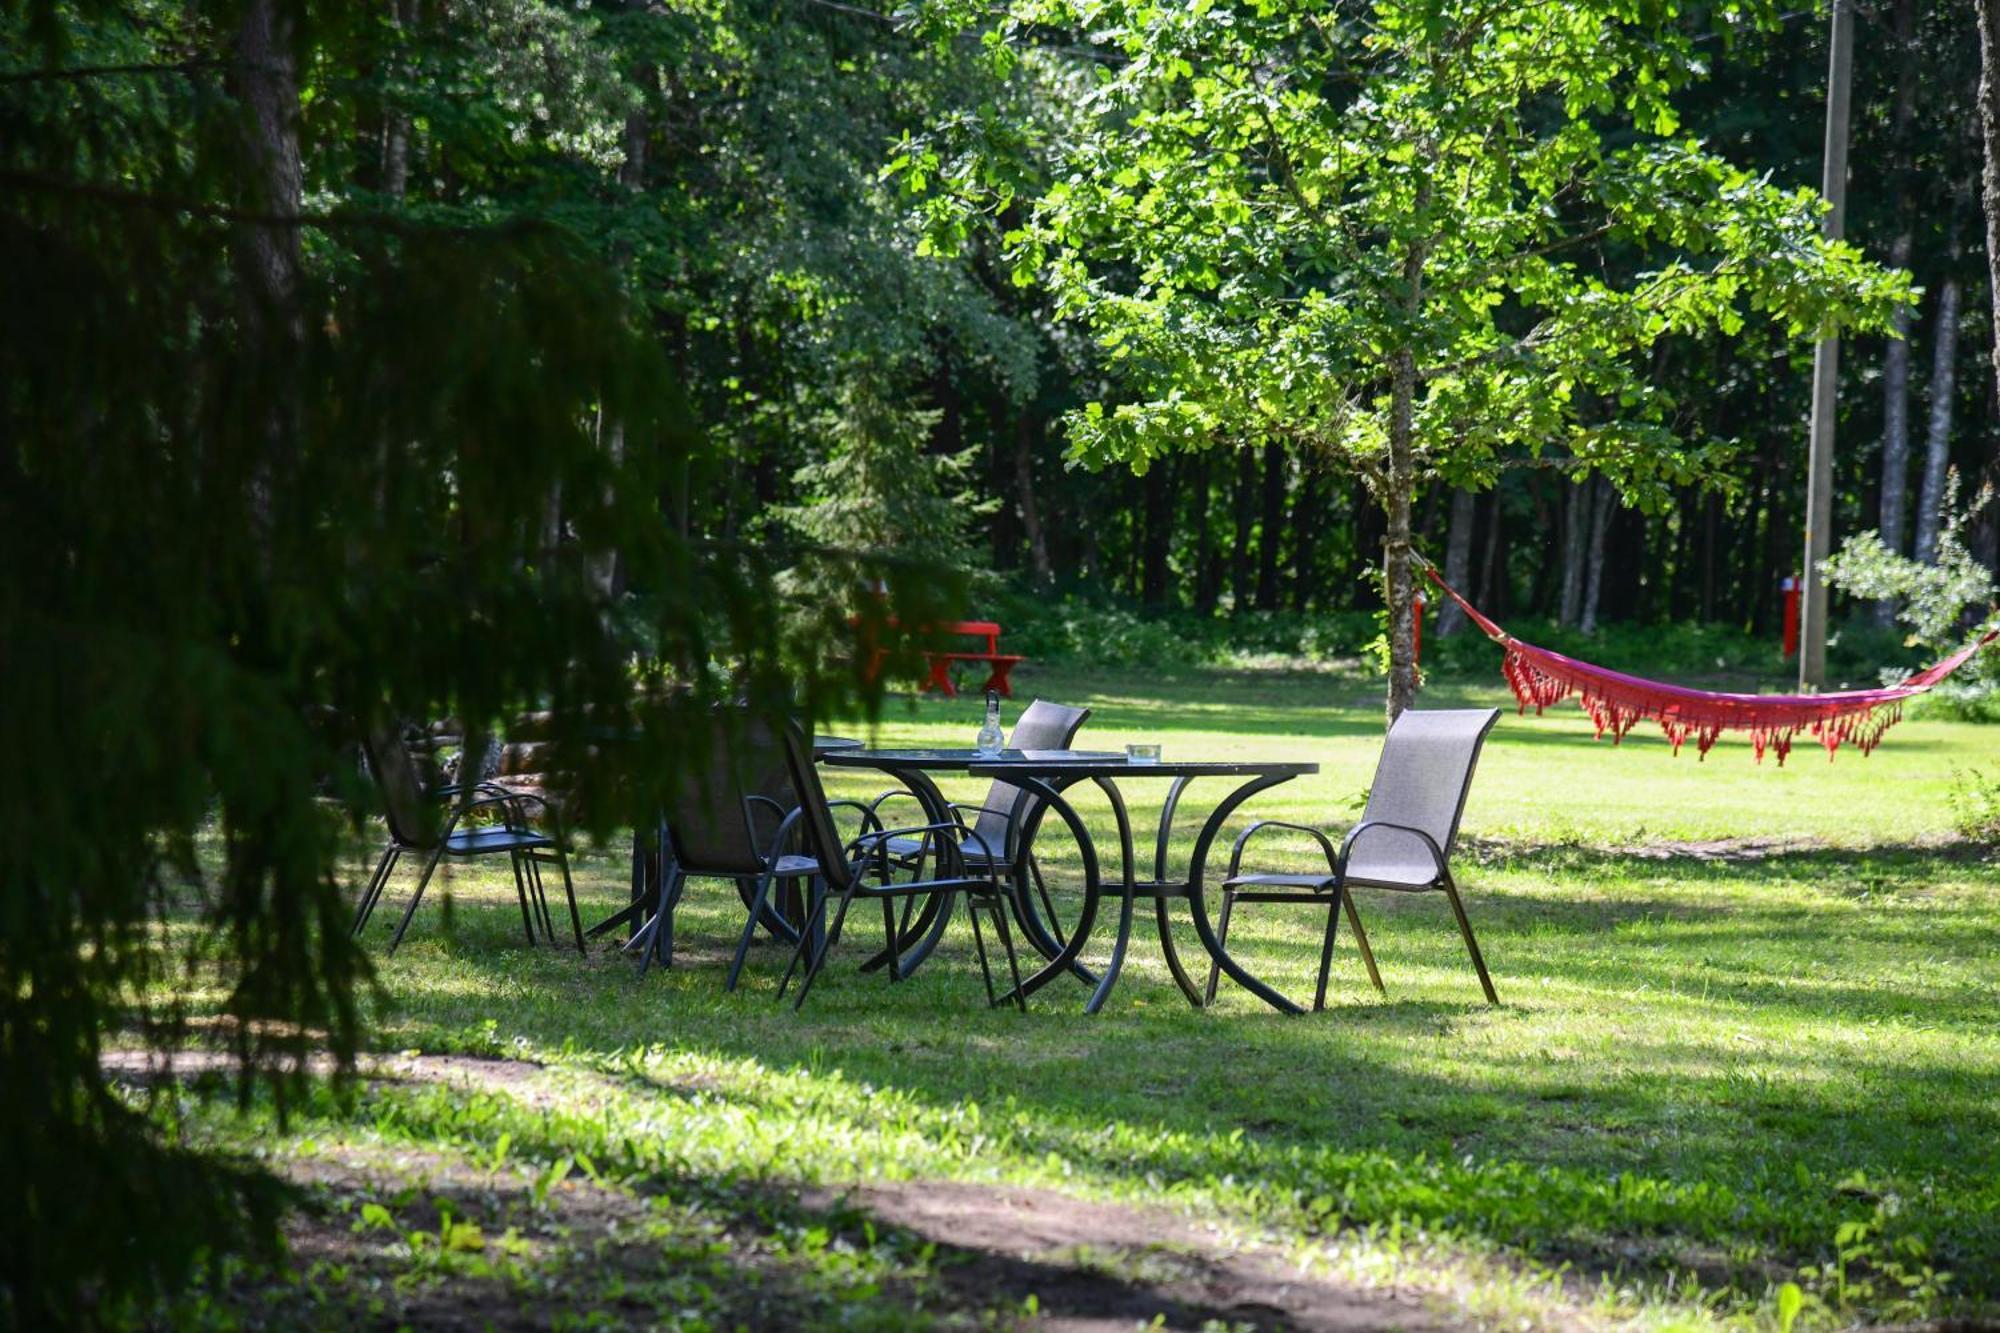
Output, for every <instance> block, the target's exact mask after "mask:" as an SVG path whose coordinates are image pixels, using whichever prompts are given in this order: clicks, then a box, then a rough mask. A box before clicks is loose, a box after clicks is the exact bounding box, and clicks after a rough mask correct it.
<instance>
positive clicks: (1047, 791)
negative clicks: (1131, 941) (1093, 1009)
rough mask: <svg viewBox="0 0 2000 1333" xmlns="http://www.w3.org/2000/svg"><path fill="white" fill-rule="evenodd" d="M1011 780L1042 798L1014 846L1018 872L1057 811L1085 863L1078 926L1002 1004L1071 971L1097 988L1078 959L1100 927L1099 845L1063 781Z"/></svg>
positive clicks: (1004, 996) (1017, 778)
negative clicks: (1065, 793)
mask: <svg viewBox="0 0 2000 1333" xmlns="http://www.w3.org/2000/svg"><path fill="white" fill-rule="evenodd" d="M1008 780H1009V781H1010V782H1012V783H1014V784H1015V785H1016V786H1018V787H1020V788H1022V789H1023V790H1025V791H1030V792H1033V793H1034V794H1035V795H1036V796H1038V797H1040V798H1041V800H1040V801H1039V802H1038V803H1037V804H1036V807H1035V810H1034V813H1032V814H1031V815H1030V816H1029V817H1028V822H1027V823H1026V824H1025V825H1023V826H1022V828H1021V831H1020V837H1019V838H1018V840H1017V841H1016V843H1015V853H1014V854H1015V865H1016V869H1018V870H1021V871H1023V872H1025V870H1026V868H1027V858H1028V856H1029V855H1030V854H1031V852H1032V850H1033V848H1034V844H1035V834H1036V833H1037V832H1039V831H1040V829H1041V826H1042V821H1043V820H1044V819H1046V818H1047V817H1048V814H1049V812H1050V811H1054V812H1055V814H1056V817H1057V818H1059V819H1061V820H1062V822H1063V825H1064V827H1066V828H1067V829H1068V830H1069V833H1070V836H1071V837H1072V838H1075V839H1076V846H1077V851H1078V853H1079V854H1080V855H1081V857H1082V860H1083V907H1082V908H1081V909H1080V910H1079V912H1078V913H1077V919H1076V924H1075V925H1074V926H1072V927H1071V928H1070V931H1069V938H1068V939H1067V940H1066V941H1064V943H1063V945H1062V947H1061V948H1060V949H1058V950H1056V952H1055V954H1054V956H1053V957H1051V958H1050V959H1049V961H1048V962H1047V964H1046V965H1044V966H1043V967H1042V969H1041V970H1040V971H1039V972H1037V973H1035V974H1034V975H1033V976H1031V977H1029V978H1028V979H1027V980H1026V981H1023V982H1022V983H1021V984H1020V986H1019V988H1018V989H1017V990H1016V991H1012V992H1009V993H1008V994H1006V995H1003V996H1001V997H1000V1002H1001V1003H1002V1004H1005V1003H1008V1002H1009V1001H1012V1000H1014V999H1016V998H1017V997H1019V998H1022V999H1025V998H1026V997H1027V996H1030V995H1033V994H1034V993H1035V992H1036V991H1038V990H1040V989H1041V988H1042V987H1044V986H1046V985H1048V984H1049V983H1050V982H1051V981H1054V980H1055V979H1056V978H1057V977H1059V976H1062V975H1064V974H1065V973H1068V972H1072V971H1073V972H1075V973H1076V974H1077V975H1078V976H1079V977H1080V978H1081V979H1082V980H1083V981H1084V983H1085V984H1086V985H1093V984H1097V979H1096V978H1095V977H1093V976H1092V975H1091V974H1090V973H1089V972H1087V971H1085V970H1084V969H1083V968H1081V967H1080V966H1079V965H1078V963H1077V955H1078V954H1080V953H1082V952H1083V946H1084V944H1085V943H1087V942H1088V941H1089V939H1090V931H1091V927H1092V926H1094V925H1096V924H1097V907H1098V903H1099V901H1100V899H1101V896H1102V890H1103V880H1102V878H1101V876H1100V874H1099V870H1098V864H1097V845H1096V844H1095V843H1094V842H1092V841H1091V839H1090V832H1089V830H1087V829H1086V828H1085V827H1084V824H1083V820H1082V819H1081V818H1080V817H1079V816H1078V815H1077V813H1076V809H1075V807H1073V806H1071V805H1070V803H1069V802H1068V801H1066V800H1064V799H1063V796H1062V790H1063V788H1064V787H1066V786H1068V785H1069V784H1068V783H1065V782H1060V781H1057V782H1045V781H1043V780H1042V779H1041V778H1035V777H1027V776H1019V777H1012V778H1009V779H1008Z"/></svg>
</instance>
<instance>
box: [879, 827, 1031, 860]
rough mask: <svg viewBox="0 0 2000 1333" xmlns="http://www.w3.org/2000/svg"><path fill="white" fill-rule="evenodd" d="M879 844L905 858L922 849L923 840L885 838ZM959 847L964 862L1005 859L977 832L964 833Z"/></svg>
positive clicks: (898, 857) (898, 856)
mask: <svg viewBox="0 0 2000 1333" xmlns="http://www.w3.org/2000/svg"><path fill="white" fill-rule="evenodd" d="M881 845H882V847H883V849H884V850H886V851H887V852H888V853H889V855H890V856H892V857H895V858H897V859H907V858H909V857H913V856H916V855H917V854H919V853H920V852H922V851H923V850H924V840H923V839H922V838H912V837H901V838H885V839H884V840H883V841H882V844H881ZM959 849H960V850H961V851H962V852H963V853H964V854H965V859H966V862H967V863H968V864H971V865H982V866H983V865H987V864H989V863H991V862H994V861H1004V860H1005V859H1006V858H1005V857H1003V856H1001V855H1000V854H998V853H997V852H995V851H994V849H993V848H992V847H990V846H989V845H988V844H987V842H986V839H985V838H984V837H982V836H980V835H979V834H978V833H977V832H973V833H967V834H965V835H964V841H963V842H961V843H960V844H959Z"/></svg>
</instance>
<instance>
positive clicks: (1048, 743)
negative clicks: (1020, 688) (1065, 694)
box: [972, 699, 1090, 852]
mask: <svg viewBox="0 0 2000 1333" xmlns="http://www.w3.org/2000/svg"><path fill="white" fill-rule="evenodd" d="M1089 718H1090V710H1089V709H1088V708H1071V707H1069V706H1067V705H1066V704H1052V703H1050V702H1048V701H1047V700H1046V699H1037V700H1035V701H1034V702H1033V703H1031V704H1029V705H1028V706H1027V707H1026V708H1024V709H1022V710H1021V716H1019V717H1017V718H1015V719H1014V731H1013V734H1011V735H1010V736H1008V737H1007V748H1008V749H1010V750H1067V749H1068V748H1069V743H1070V742H1071V741H1073V740H1075V739H1076V733H1077V732H1078V731H1079V730H1081V729H1082V727H1083V724H1084V723H1085V722H1086V721H1087V720H1089ZM1029 799H1032V798H1031V797H1029V796H1028V793H1026V792H1024V791H1022V790H1021V789H1020V788H1019V787H1016V786H1015V785H1014V784H1013V783H1011V782H995V783H994V784H993V785H992V786H990V787H988V788H987V789H986V799H985V800H983V801H981V802H980V803H979V804H980V811H979V818H978V820H977V821H976V822H974V824H973V826H972V831H973V832H975V833H977V834H978V835H979V840H980V841H981V842H984V843H985V844H986V845H987V846H988V847H991V848H993V849H994V850H995V851H996V852H1005V851H1007V850H1009V848H1008V847H1007V831H1008V829H1009V828H1011V827H1013V825H1014V817H1015V814H1016V811H1015V806H1017V805H1019V804H1020V803H1021V802H1023V801H1024V800H1029ZM1028 813H1029V811H1028V810H1027V809H1023V810H1021V811H1019V814H1020V816H1021V817H1022V818H1024V819H1025V818H1026V817H1027V815H1028Z"/></svg>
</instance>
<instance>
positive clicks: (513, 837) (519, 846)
mask: <svg viewBox="0 0 2000 1333" xmlns="http://www.w3.org/2000/svg"><path fill="white" fill-rule="evenodd" d="M555 845H556V840H555V839H554V838H551V837H549V836H547V835H546V834H542V833H537V832H535V831H534V830H533V829H518V828H499V827H493V828H469V829H459V830H458V831H456V832H455V833H453V834H452V835H451V836H450V837H448V838H446V839H445V840H444V850H445V855H447V856H484V855H487V854H488V853H492V852H527V851H534V850H535V849H537V848H541V847H553V846H555Z"/></svg>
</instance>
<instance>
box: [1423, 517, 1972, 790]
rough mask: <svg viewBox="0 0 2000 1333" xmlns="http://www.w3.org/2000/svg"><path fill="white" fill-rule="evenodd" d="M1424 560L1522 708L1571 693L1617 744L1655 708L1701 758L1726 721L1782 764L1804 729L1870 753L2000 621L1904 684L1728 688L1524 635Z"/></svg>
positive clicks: (1831, 746)
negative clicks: (1575, 652)
mask: <svg viewBox="0 0 2000 1333" xmlns="http://www.w3.org/2000/svg"><path fill="white" fill-rule="evenodd" d="M1419 558H1420V559H1421V557H1419ZM1423 566H1424V572H1425V573H1426V574H1427V575H1429V576H1430V580H1431V582H1432V583H1435V584H1437V586H1438V588H1439V589H1440V590H1442V591H1443V592H1444V594H1445V595H1446V596H1447V597H1449V598H1451V600H1452V601H1454V602H1457V603H1458V605H1459V609H1460V610H1462V611H1464V612H1465V614H1466V617H1467V618H1468V619H1470V620H1471V621H1472V623H1473V624H1475V625H1477V626H1479V628H1480V629H1481V630H1482V631H1483V632H1484V633H1485V635H1486V637H1487V638H1489V639H1491V640H1493V642H1495V643H1497V644H1499V645H1500V646H1501V648H1502V649H1504V650H1505V652H1506V656H1505V658H1504V659H1503V660H1502V662H1501V666H1500V670H1501V672H1502V674H1504V675H1505V676H1506V678H1507V684H1508V686H1509V687H1510V688H1511V689H1512V690H1513V691H1514V697H1515V698H1516V699H1518V700H1519V701H1520V704H1521V711H1522V712H1523V713H1525V712H1527V711H1528V706H1529V705H1530V704H1532V705H1534V709H1535V712H1536V713H1537V714H1540V713H1541V711H1542V710H1543V709H1545V708H1547V707H1548V706H1549V705H1550V704H1553V703H1560V702H1561V701H1562V700H1564V699H1567V698H1570V697H1571V696H1574V697H1575V698H1576V701H1577V703H1578V704H1579V705H1581V706H1582V708H1583V711H1584V712H1586V713H1588V714H1589V715H1590V720H1591V722H1592V723H1593V724H1594V725H1595V726H1596V728H1597V735H1598V737H1599V739H1602V738H1603V737H1604V736H1605V734H1606V733H1609V734H1610V736H1611V742H1612V744H1614V745H1615V744H1617V743H1618V742H1620V741H1622V740H1624V739H1625V733H1626V732H1628V731H1630V730H1631V729H1632V728H1633V727H1634V726H1636V725H1637V724H1638V723H1639V722H1640V721H1642V720H1643V719H1645V718H1652V719H1654V720H1655V721H1657V722H1658V723H1659V724H1660V729H1661V730H1662V731H1664V732H1665V733H1666V735H1667V739H1668V740H1669V741H1671V742H1673V747H1674V753H1675V754H1679V753H1680V751H1681V746H1682V745H1683V744H1684V743H1686V742H1687V741H1688V740H1690V739H1692V740H1693V741H1694V744H1695V749H1696V751H1697V752H1698V753H1699V754H1700V756H1701V757H1702V758H1704V759H1706V758H1707V757H1708V751H1709V749H1710V747H1711V746H1713V745H1714V744H1715V741H1716V737H1718V736H1720V735H1721V734H1722V733H1723V732H1725V731H1741V732H1746V733H1748V734H1749V737H1750V744H1751V747H1752V748H1753V749H1754V750H1755V751H1756V755H1757V762H1759V763H1762V762H1763V761H1764V752H1765V751H1766V750H1769V751H1771V752H1772V753H1774V754H1776V755H1777V756H1778V763H1779V764H1780V765H1782V764H1783V763H1784V762H1785V757H1786V756H1787V755H1789V754H1790V753H1791V750H1792V741H1793V738H1794V737H1796V736H1798V735H1799V734H1800V733H1801V732H1803V733H1805V734H1806V735H1809V736H1811V737H1812V738H1813V739H1814V740H1817V741H1818V742H1819V743H1820V744H1821V745H1823V746H1825V747H1826V754H1827V758H1828V759H1832V758H1833V755H1834V752H1835V751H1837V750H1839V749H1840V747H1841V746H1842V745H1853V746H1854V747H1855V748H1856V749H1858V750H1860V751H1861V753H1863V754H1868V753H1870V752H1871V751H1873V750H1874V748H1875V747H1876V746H1877V745H1879V744H1880V743H1881V741H1882V733H1883V732H1885V731H1887V730H1888V729H1889V728H1890V727H1893V726H1894V725H1896V723H1897V722H1899V721H1901V720H1902V717H1903V701H1904V700H1905V699H1909V698H1911V697H1913V696H1915V695H1919V694H1922V693H1924V692H1925V691H1926V690H1928V689H1930V688H1932V687H1933V686H1935V685H1936V684H1938V682H1940V681H1942V680H1943V679H1944V678H1945V677H1947V676H1949V675H1950V674H1951V673H1952V672H1954V671H1956V670H1958V668H1959V667H1961V666H1963V665H1965V663H1966V662H1967V661H1968V660H1970V659H1971V657H1972V655H1973V654H1974V653H1977V652H1978V651H1979V650H1980V649H1981V648H1984V647H1985V646H1986V645H1987V644H1989V643H1991V642H1993V640H1994V638H1995V637H1996V636H2000V629H1994V630H1989V631H1987V632H1986V633H1985V634H1983V635H1981V636H1980V637H1979V638H1977V639H1975V640H1973V641H1972V642H1971V643H1969V644H1967V645H1966V646H1965V647H1963V648H1961V649H1959V650H1958V651H1957V652H1955V653H1953V654H1952V655H1951V656H1950V657H1947V658H1945V659H1944V660H1943V661H1941V662H1938V663H1936V664H1934V665H1932V666H1929V667H1926V668H1925V669H1924V670H1922V671H1919V672H1918V673H1917V674H1915V675H1914V676H1911V677H1910V678H1909V679H1907V680H1905V681H1904V682H1903V683H1902V684H1900V685H1891V686H1885V687H1883V688H1881V689H1874V690H1838V691H1833V692H1829V693H1826V694H1725V693H1718V692H1713V691H1709V690H1691V689H1688V688H1686V687H1685V686H1681V685H1669V684H1667V683H1666V682H1664V681H1657V680H1646V679H1644V678H1643V677H1640V676H1628V675H1626V674H1625V673H1624V672H1622V671H1612V670H1609V669H1608V668H1605V667H1601V666H1594V665H1592V664H1591V663H1589V662H1583V661H1579V660H1578V659H1576V658H1574V657H1567V656H1565V655H1564V654H1562V653H1558V652H1554V651H1552V650H1550V649H1547V648H1538V647H1536V646H1535V645H1534V644H1532V643H1525V642H1523V641H1522V640H1520V639H1517V638H1515V637H1514V636H1513V635H1511V634H1509V633H1508V632H1507V631H1506V630H1504V629H1502V628H1500V626H1499V625H1497V624H1495V623H1494V622H1493V621H1492V620H1490V619H1488V618H1487V617H1486V616H1485V615H1482V614H1481V613H1480V611H1479V609H1478V608H1477V607H1475V606H1474V605H1473V604H1472V603H1471V602H1468V601H1467V600H1465V598H1464V597H1463V596H1461V595H1460V594H1459V592H1458V590H1457V589H1456V588H1453V587H1452V586H1451V585H1450V584H1448V583H1446V582H1445V581H1444V579H1443V578H1441V577H1439V575H1438V572H1437V569H1436V567H1435V566H1433V565H1432V564H1431V563H1430V562H1429V561H1427V560H1426V561H1423Z"/></svg>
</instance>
